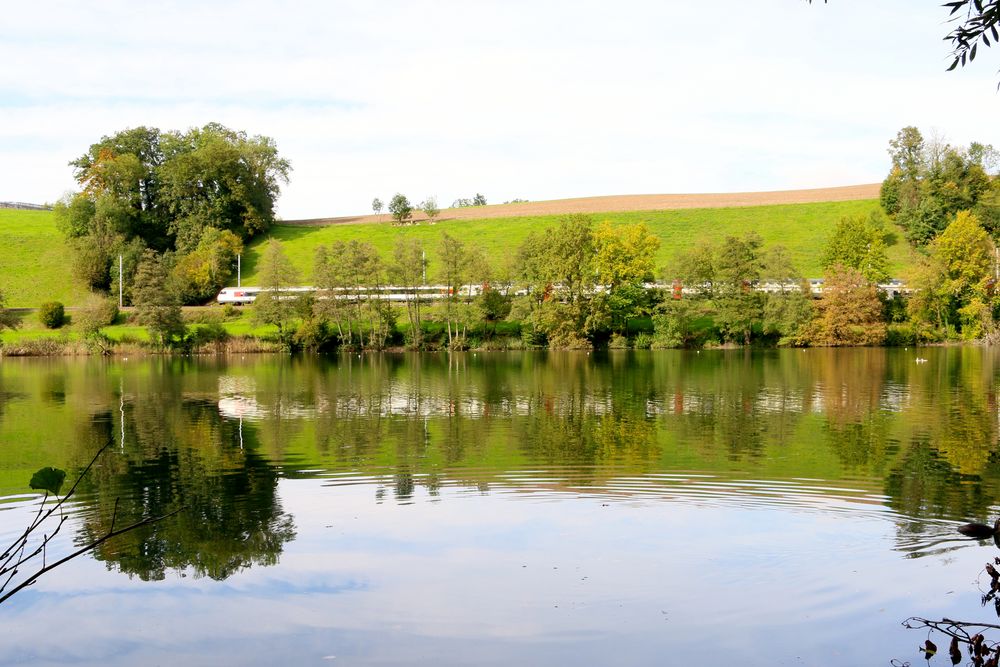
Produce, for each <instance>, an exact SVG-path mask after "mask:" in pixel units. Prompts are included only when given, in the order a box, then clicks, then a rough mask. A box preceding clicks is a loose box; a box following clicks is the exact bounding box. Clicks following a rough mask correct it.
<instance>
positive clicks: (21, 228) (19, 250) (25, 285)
mask: <svg viewBox="0 0 1000 667" xmlns="http://www.w3.org/2000/svg"><path fill="white" fill-rule="evenodd" d="M71 267H72V262H71V255H70V251H69V249H68V248H67V247H66V243H65V242H64V240H63V235H62V233H60V231H59V229H58V228H57V227H56V220H55V216H54V215H53V214H52V213H51V212H50V211H19V210H14V209H0V290H2V291H3V293H4V295H5V296H6V300H7V304H6V305H7V306H8V307H29V306H37V305H39V304H41V303H45V302H46V301H61V302H62V303H65V304H74V303H79V302H80V301H82V300H83V298H84V297H85V296H86V294H87V291H86V289H85V288H84V287H83V285H81V284H80V282H79V281H78V280H77V279H76V277H75V276H74V275H73V271H72V268H71Z"/></svg>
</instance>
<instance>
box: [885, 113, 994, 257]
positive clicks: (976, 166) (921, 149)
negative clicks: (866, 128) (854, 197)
mask: <svg viewBox="0 0 1000 667" xmlns="http://www.w3.org/2000/svg"><path fill="white" fill-rule="evenodd" d="M994 153H995V151H994V150H993V147H992V146H990V145H984V144H980V143H975V142H974V143H972V144H971V145H970V146H969V147H968V148H967V149H966V148H960V147H955V146H950V145H948V144H946V143H944V142H940V141H932V142H925V141H924V140H923V136H922V135H921V134H920V131H919V130H917V128H915V127H904V128H903V129H902V130H900V131H899V133H898V134H897V135H896V138H895V139H893V140H891V141H890V142H889V155H890V157H891V158H892V170H891V171H890V173H889V175H888V176H887V177H886V179H885V181H883V183H882V190H881V194H880V201H881V203H882V207H883V208H884V210H885V212H886V213H887V214H889V216H891V217H893V218H895V220H896V222H897V223H899V225H900V226H901V227H903V229H904V230H905V231H906V237H907V239H908V240H909V241H910V242H911V243H913V244H914V245H917V246H925V245H927V244H928V243H930V242H931V241H933V240H934V238H935V237H936V236H937V235H938V234H940V233H941V232H942V231H944V228H945V227H946V226H947V225H948V223H949V222H950V221H951V220H952V218H953V217H954V216H955V214H956V213H958V212H959V211H963V210H973V211H975V212H976V213H977V214H978V215H979V216H980V218H981V219H983V220H984V221H986V222H987V225H988V226H990V227H991V228H993V227H994V226H996V227H997V228H998V231H1000V183H998V182H995V181H994V180H992V179H991V178H990V176H989V174H988V172H987V169H989V168H993V166H994V160H993V155H994ZM994 223H996V225H994Z"/></svg>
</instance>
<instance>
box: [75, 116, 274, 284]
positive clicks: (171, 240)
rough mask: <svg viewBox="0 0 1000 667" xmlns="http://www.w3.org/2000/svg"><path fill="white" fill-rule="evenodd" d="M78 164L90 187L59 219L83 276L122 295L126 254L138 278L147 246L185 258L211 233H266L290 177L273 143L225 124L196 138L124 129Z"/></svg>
mask: <svg viewBox="0 0 1000 667" xmlns="http://www.w3.org/2000/svg"><path fill="white" fill-rule="evenodd" d="M70 164H71V166H72V167H74V175H75V177H76V179H77V182H78V183H79V184H80V186H81V188H82V190H81V192H78V193H76V194H75V195H73V196H72V197H70V198H69V199H68V200H65V201H63V202H61V203H60V204H58V205H57V206H56V210H55V215H56V216H57V218H58V219H59V225H60V227H61V228H62V230H63V232H64V233H65V234H66V236H67V237H68V238H69V239H71V241H72V243H73V245H74V264H75V269H76V272H77V273H78V274H79V275H80V277H81V278H82V279H83V281H84V282H85V283H86V284H87V286H89V287H90V288H91V289H96V290H107V289H109V288H113V289H115V290H117V280H118V255H119V254H121V255H124V258H125V264H126V266H125V273H126V275H128V276H131V275H133V274H134V272H135V271H136V269H137V267H138V263H139V258H140V256H141V255H142V252H143V251H144V250H145V249H146V248H151V249H153V250H155V251H157V252H165V251H178V252H179V254H180V255H181V256H183V255H185V254H187V253H191V252H195V251H196V250H200V249H201V248H202V245H201V244H202V243H203V241H204V239H205V237H206V230H210V229H211V230H216V231H222V230H225V231H228V232H231V233H232V234H233V235H235V236H236V237H239V238H240V239H245V238H250V237H252V236H254V235H256V234H259V233H260V232H262V231H265V230H267V229H268V227H269V226H270V225H271V224H272V223H273V222H274V203H275V200H276V199H277V196H278V193H279V185H280V183H282V182H287V180H288V172H289V170H290V166H289V164H288V162H287V161H286V160H284V159H283V158H280V157H279V156H278V153H277V149H276V148H275V145H274V141H273V140H271V139H269V138H267V137H248V136H247V135H246V134H245V133H243V132H237V131H234V130H230V129H229V128H226V127H224V126H222V125H219V124H217V123H210V124H208V125H206V126H204V127H202V128H193V129H191V130H188V131H187V132H161V131H160V130H158V129H155V128H147V127H139V128H133V129H129V130H124V131H122V132H119V133H117V134H114V135H112V136H107V137H103V138H102V139H101V140H100V141H99V142H97V143H95V144H93V145H91V147H90V149H89V150H88V151H87V153H86V154H84V155H83V156H81V157H79V158H78V159H76V160H74V161H73V162H71V163H70ZM230 245H232V244H230ZM214 275H215V276H216V277H217V276H218V271H216V272H215V274H214ZM218 283H219V280H214V282H213V285H217V284H218ZM130 284H131V281H126V285H125V287H126V290H125V291H126V292H128V291H129V290H128V289H127V288H128V287H129V285H130ZM198 291H199V297H200V296H203V295H204V294H205V293H206V292H208V291H211V290H208V289H207V288H204V287H203V286H199V288H198ZM186 296H187V295H186ZM190 298H191V299H192V300H195V297H190Z"/></svg>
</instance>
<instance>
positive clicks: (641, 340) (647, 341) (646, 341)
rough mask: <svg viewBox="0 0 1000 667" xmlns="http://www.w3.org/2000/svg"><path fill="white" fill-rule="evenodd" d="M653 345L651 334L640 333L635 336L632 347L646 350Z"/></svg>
mask: <svg viewBox="0 0 1000 667" xmlns="http://www.w3.org/2000/svg"><path fill="white" fill-rule="evenodd" d="M652 346H653V336H652V335H650V334H648V333H645V332H643V333H641V334H639V335H638V336H636V337H635V342H634V343H633V347H635V349H637V350H648V349H649V348H651V347H652Z"/></svg>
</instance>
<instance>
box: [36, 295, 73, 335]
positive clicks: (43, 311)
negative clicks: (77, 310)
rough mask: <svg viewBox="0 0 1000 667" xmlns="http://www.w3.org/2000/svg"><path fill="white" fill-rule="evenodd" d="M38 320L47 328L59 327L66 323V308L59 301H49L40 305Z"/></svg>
mask: <svg viewBox="0 0 1000 667" xmlns="http://www.w3.org/2000/svg"><path fill="white" fill-rule="evenodd" d="M38 321H39V322H41V323H42V325H44V326H45V328H46V329H58V328H59V327H61V326H62V325H63V324H65V323H66V309H65V308H63V305H62V304H61V303H59V302H58V301H49V302H47V303H43V304H42V305H41V306H39V307H38Z"/></svg>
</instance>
